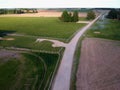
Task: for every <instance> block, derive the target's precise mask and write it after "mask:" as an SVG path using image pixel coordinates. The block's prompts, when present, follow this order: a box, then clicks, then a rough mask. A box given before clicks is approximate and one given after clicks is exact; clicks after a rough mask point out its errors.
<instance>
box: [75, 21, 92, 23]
mask: <svg viewBox="0 0 120 90" xmlns="http://www.w3.org/2000/svg"><path fill="white" fill-rule="evenodd" d="M76 23H90V21H78V22H76Z"/></svg>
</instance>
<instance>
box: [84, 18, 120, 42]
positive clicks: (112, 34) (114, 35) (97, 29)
mask: <svg viewBox="0 0 120 90" xmlns="http://www.w3.org/2000/svg"><path fill="white" fill-rule="evenodd" d="M86 36H87V37H96V38H105V39H112V40H120V21H118V20H109V19H105V20H104V21H97V22H96V23H95V24H94V25H93V26H92V27H91V29H90V30H88V31H87V32H86Z"/></svg>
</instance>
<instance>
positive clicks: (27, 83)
mask: <svg viewBox="0 0 120 90" xmlns="http://www.w3.org/2000/svg"><path fill="white" fill-rule="evenodd" d="M19 54H20V53H19ZM20 55H22V57H21V58H16V59H15V58H10V59H9V60H8V61H7V62H1V63H0V90H44V89H45V90H46V89H48V88H49V83H50V78H51V77H52V75H53V72H54V69H55V66H56V63H57V62H58V60H59V59H58V57H59V56H58V55H57V54H45V53H21V54H20Z"/></svg>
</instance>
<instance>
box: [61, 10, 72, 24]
mask: <svg viewBox="0 0 120 90" xmlns="http://www.w3.org/2000/svg"><path fill="white" fill-rule="evenodd" d="M61 20H62V21H64V22H69V21H70V15H69V14H68V12H67V11H63V13H62V16H61Z"/></svg>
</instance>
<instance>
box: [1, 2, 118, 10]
mask: <svg viewBox="0 0 120 90" xmlns="http://www.w3.org/2000/svg"><path fill="white" fill-rule="evenodd" d="M0 8H120V0H0Z"/></svg>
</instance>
